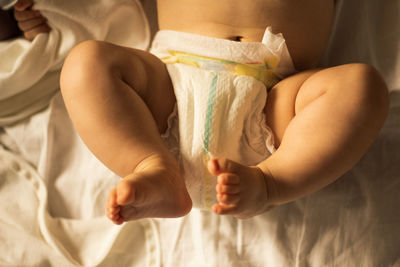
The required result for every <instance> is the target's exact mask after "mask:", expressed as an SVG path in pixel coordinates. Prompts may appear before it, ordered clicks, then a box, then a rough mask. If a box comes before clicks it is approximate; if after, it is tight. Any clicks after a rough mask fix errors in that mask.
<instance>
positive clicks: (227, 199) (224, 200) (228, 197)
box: [217, 194, 240, 205]
mask: <svg viewBox="0 0 400 267" xmlns="http://www.w3.org/2000/svg"><path fill="white" fill-rule="evenodd" d="M239 199H240V197H239V195H238V194H218V195H217V200H218V202H219V203H220V204H224V205H234V204H237V203H238V202H239Z"/></svg>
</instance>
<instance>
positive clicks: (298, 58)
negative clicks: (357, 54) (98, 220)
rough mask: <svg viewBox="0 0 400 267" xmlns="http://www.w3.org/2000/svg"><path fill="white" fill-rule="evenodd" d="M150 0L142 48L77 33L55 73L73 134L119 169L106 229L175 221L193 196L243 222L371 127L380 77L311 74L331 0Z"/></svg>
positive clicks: (345, 160)
mask: <svg viewBox="0 0 400 267" xmlns="http://www.w3.org/2000/svg"><path fill="white" fill-rule="evenodd" d="M157 7H158V21H159V28H160V32H159V33H158V34H157V35H156V36H155V40H154V42H153V46H152V50H151V52H152V53H153V54H151V53H148V52H146V51H140V50H136V49H131V48H126V47H120V46H116V45H113V44H109V43H105V42H100V41H87V42H84V43H82V44H80V45H78V46H77V47H76V48H74V49H73V50H72V52H71V53H70V54H69V56H68V57H67V59H66V61H65V64H64V67H63V69H62V74H61V90H62V94H63V97H64V100H65V103H66V106H67V109H68V112H69V114H70V116H71V119H72V121H73V123H74V125H75V127H76V129H77V131H78V133H79V134H80V136H81V137H82V139H83V140H84V142H85V143H86V145H87V146H88V147H89V149H90V150H91V151H92V152H93V153H94V154H95V155H96V156H97V157H98V158H99V159H100V160H101V161H102V162H103V163H104V164H105V165H106V166H108V167H109V168H110V169H111V170H113V171H114V172H115V173H116V174H118V175H119V176H121V177H123V179H122V180H121V181H120V183H119V184H118V185H117V187H116V188H114V189H112V190H111V191H110V193H109V196H108V200H107V204H106V213H107V216H108V218H109V219H111V220H112V221H113V222H114V223H116V224H121V223H123V222H125V221H129V220H136V219H140V218H146V217H164V218H166V217H179V216H183V215H185V214H187V213H188V212H189V211H190V210H191V208H192V202H193V204H194V206H196V207H197V206H198V207H200V208H208V207H211V209H212V211H213V212H214V213H216V214H220V215H227V214H229V215H233V216H235V217H237V218H240V219H246V218H251V217H253V216H256V215H259V214H262V213H264V212H266V211H268V210H270V209H271V208H273V207H275V206H278V205H281V204H283V203H287V202H290V201H293V200H296V199H298V198H300V197H302V196H305V195H307V194H310V193H312V192H315V191H316V190H319V189H321V188H322V187H324V186H326V185H328V184H329V183H331V182H333V181H335V180H336V179H337V178H339V177H340V176H341V175H342V174H344V173H345V172H346V171H348V170H349V169H350V168H352V166H354V165H355V163H356V162H357V161H358V160H359V159H360V158H361V156H362V155H363V154H364V153H365V152H366V150H367V149H368V147H369V145H370V144H371V143H372V142H373V140H374V139H375V137H376V136H377V134H378V133H379V130H380V128H381V126H382V124H383V122H384V120H385V117H386V114H387V109H388V96H387V88H386V86H385V83H384V82H383V80H382V78H381V77H380V75H379V74H378V72H377V71H376V70H375V69H374V68H372V67H370V66H368V65H365V64H347V65H342V66H336V67H332V68H327V69H315V67H316V65H317V63H318V61H319V59H320V57H321V55H322V53H323V51H324V49H325V47H326V45H327V42H328V39H329V36H330V31H331V26H332V19H333V11H334V1H333V0H301V1H292V0H280V1H275V0H219V1H214V0H191V1H187V0H158V3H157ZM267 27H268V29H267ZM278 33H282V35H278ZM286 46H287V50H288V51H287V50H286ZM154 54H155V55H157V56H155V55H154ZM289 54H290V56H289ZM292 62H293V64H294V67H295V68H296V70H297V72H295V71H294V69H293V65H292ZM267 96H268V100H267ZM171 114H172V115H171ZM176 125H178V128H179V134H178V132H177V131H178V130H177V128H176ZM198 125H200V126H199V127H198ZM173 137H174V138H175V137H176V138H175V139H174V138H173ZM171 140H172V141H171ZM174 140H177V142H179V145H177V144H175V145H174V144H173V141H174ZM203 170H204V171H203ZM88 179H90V177H89V178H88ZM214 188H215V189H214Z"/></svg>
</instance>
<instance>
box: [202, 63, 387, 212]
mask: <svg viewBox="0 0 400 267" xmlns="http://www.w3.org/2000/svg"><path fill="white" fill-rule="evenodd" d="M387 109H388V96H387V88H386V85H385V83H384V82H383V80H382V78H381V77H380V75H379V74H378V73H377V72H376V71H375V70H374V69H373V68H371V67H369V66H367V65H362V64H349V65H343V66H338V67H334V68H329V69H325V70H320V71H316V70H314V71H308V72H303V73H299V74H296V75H293V76H291V77H288V78H286V79H285V80H283V81H281V82H280V83H278V84H277V85H276V86H275V87H274V88H273V89H272V90H271V92H270V93H269V95H268V101H267V106H266V109H265V111H266V118H267V123H268V125H269V126H270V127H271V128H272V130H273V132H274V133H275V138H276V141H277V151H276V152H275V153H274V154H273V155H272V156H271V157H269V158H268V159H266V160H265V161H263V162H262V163H260V164H259V165H258V166H257V168H258V169H259V170H261V171H262V175H260V173H259V172H256V171H255V170H254V167H247V166H243V165H240V164H237V163H233V162H230V161H228V162H229V163H228V164H226V163H224V162H226V160H221V159H213V160H212V161H210V163H209V170H210V172H211V173H213V174H214V175H218V184H217V197H218V200H219V203H218V204H217V205H215V206H214V207H213V209H214V212H216V213H218V214H232V215H235V216H236V217H239V218H248V217H251V216H254V215H257V214H260V213H263V212H265V211H267V210H268V209H270V208H271V207H273V206H276V205H279V204H282V203H286V202H289V201H292V200H295V199H298V198H300V197H302V196H304V195H306V194H310V193H312V192H315V191H316V190H319V189H321V188H322V187H324V186H326V185H328V184H329V183H331V182H333V181H335V180H336V179H337V178H339V177H340V176H341V175H343V174H344V173H345V172H346V171H348V170H349V169H351V168H352V167H353V166H354V165H355V164H356V163H357V161H358V160H359V159H360V158H361V157H362V155H363V154H364V153H365V152H366V150H367V149H368V147H369V146H370V144H371V143H372V142H373V140H374V139H375V137H376V136H377V135H378V133H379V131H380V129H381V127H382V124H383V122H384V120H385V118H386V115H387ZM221 166H222V167H221ZM261 181H263V182H261ZM262 194H266V196H265V197H264V198H262V197H261V195H262Z"/></svg>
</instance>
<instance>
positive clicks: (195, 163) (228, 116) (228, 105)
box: [151, 29, 294, 209]
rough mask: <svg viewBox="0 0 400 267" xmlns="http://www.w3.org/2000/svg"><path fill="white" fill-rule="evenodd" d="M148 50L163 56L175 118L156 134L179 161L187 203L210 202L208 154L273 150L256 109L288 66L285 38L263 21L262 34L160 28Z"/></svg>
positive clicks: (251, 155) (255, 159)
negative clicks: (243, 37) (246, 36)
mask: <svg viewBox="0 0 400 267" xmlns="http://www.w3.org/2000/svg"><path fill="white" fill-rule="evenodd" d="M151 52H152V53H153V54H155V55H157V56H158V57H159V58H161V59H162V60H163V61H164V62H166V63H168V64H167V68H168V72H169V74H170V76H171V80H172V83H173V86H174V92H175V96H176V99H177V114H178V118H179V119H178V118H177V117H176V116H171V117H170V122H169V123H170V128H169V130H168V131H167V133H166V134H165V135H164V136H163V138H164V140H165V142H166V143H167V145H168V146H169V148H170V149H171V150H172V151H173V152H174V154H175V155H176V156H177V158H178V159H179V161H180V164H181V167H182V170H183V173H184V177H185V182H186V186H187V188H188V191H189V194H190V196H191V198H192V201H193V205H194V207H197V208H205V209H209V208H210V207H211V206H212V205H213V204H214V203H216V192H215V185H216V178H215V177H213V176H212V175H211V174H210V173H209V172H208V171H207V165H206V163H207V161H208V159H210V158H211V157H226V158H229V159H232V160H234V161H237V162H240V163H242V164H245V165H256V164H258V163H259V162H261V161H263V160H264V159H266V158H267V157H268V156H269V155H271V153H273V151H274V143H273V135H272V133H271V130H270V129H269V128H268V127H267V126H266V123H265V118H264V113H263V109H264V106H265V103H266V99H267V89H269V88H270V87H272V86H273V85H274V84H275V83H276V82H278V81H279V79H281V78H283V77H284V76H287V75H288V74H290V73H293V72H294V68H293V64H292V61H291V59H290V56H289V53H288V51H287V48H286V44H285V40H284V39H283V37H282V35H280V34H279V35H274V34H272V33H271V32H270V31H269V29H267V30H266V32H265V36H264V38H263V41H262V42H235V41H229V40H224V39H217V38H211V37H205V36H200V35H194V34H188V33H182V32H175V31H160V32H158V33H157V34H156V36H155V38H154V41H153V44H152V49H151ZM175 113H176V111H175ZM178 121H179V122H178Z"/></svg>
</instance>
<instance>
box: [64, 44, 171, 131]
mask: <svg viewBox="0 0 400 267" xmlns="http://www.w3.org/2000/svg"><path fill="white" fill-rule="evenodd" d="M77 77H80V78H79V79H77ZM62 80H64V81H67V83H68V84H70V83H71V81H74V80H75V81H77V80H78V82H80V83H82V82H83V83H84V82H85V81H88V83H91V84H92V85H93V84H94V83H93V80H95V81H97V82H100V81H103V83H102V84H103V85H104V84H110V86H98V88H95V89H97V91H101V90H103V91H104V90H108V91H109V92H100V93H102V94H103V95H104V96H112V95H113V92H112V90H115V88H116V87H117V88H119V90H125V89H126V90H133V91H134V92H136V94H137V95H138V96H139V97H140V98H141V99H142V100H143V101H144V104H145V105H146V107H147V108H148V109H149V110H150V112H151V113H152V115H153V118H154V120H155V122H156V124H157V126H158V128H159V131H160V132H163V131H165V129H166V127H167V119H168V116H169V115H170V114H171V113H172V112H173V109H174V106H175V95H174V92H173V87H172V83H171V80H170V78H169V74H168V72H167V69H166V66H165V64H164V63H163V62H162V61H161V60H160V59H158V58H157V57H156V56H154V55H152V54H150V53H148V52H146V51H143V50H139V49H133V48H128V47H122V46H118V45H114V44H111V43H107V42H102V41H86V42H83V43H81V44H79V45H78V46H77V47H75V48H74V49H73V50H72V51H71V53H70V54H69V55H68V57H67V59H66V61H65V64H64V67H63V75H62ZM65 87H66V86H65ZM78 87H80V88H87V87H85V86H82V85H81V86H78ZM91 87H92V86H91ZM107 88H108V89H107ZM82 91H83V92H81V93H85V92H84V90H82ZM86 92H87V90H86ZM87 93H88V92H87ZM133 104H135V105H138V104H140V103H132V105H133ZM140 105H142V104H140Z"/></svg>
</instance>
